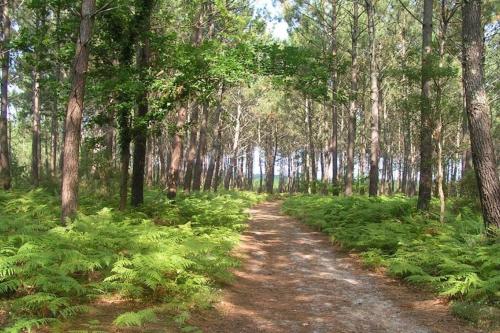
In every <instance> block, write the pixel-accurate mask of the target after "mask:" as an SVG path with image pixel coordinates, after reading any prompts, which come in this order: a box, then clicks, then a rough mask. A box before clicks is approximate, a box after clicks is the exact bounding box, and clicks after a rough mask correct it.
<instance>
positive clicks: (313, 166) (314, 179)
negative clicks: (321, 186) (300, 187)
mask: <svg viewBox="0 0 500 333" xmlns="http://www.w3.org/2000/svg"><path fill="white" fill-rule="evenodd" d="M305 108H306V123H307V137H308V142H309V147H308V148H309V156H310V160H311V163H310V167H311V169H310V174H311V183H310V189H311V193H313V194H315V193H316V184H317V182H318V179H317V178H318V177H317V169H316V152H315V150H316V148H315V147H314V135H313V128H312V126H313V124H312V123H313V115H312V102H311V100H310V99H309V98H307V97H306V105H305Z"/></svg>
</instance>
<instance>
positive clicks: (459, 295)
mask: <svg viewBox="0 0 500 333" xmlns="http://www.w3.org/2000/svg"><path fill="white" fill-rule="evenodd" d="M415 206H416V203H415V201H414V200H413V199H407V198H404V197H390V198H389V197H380V198H367V197H353V198H345V197H344V198H342V197H338V198H332V197H320V196H306V195H303V196H294V197H291V198H289V199H288V200H286V202H285V204H284V212H285V213H287V214H289V215H292V216H294V217H297V218H299V219H300V220H302V221H304V222H305V223H307V224H309V225H311V226H314V227H315V228H318V229H320V230H322V231H323V232H325V233H327V234H328V235H330V237H331V239H332V241H333V242H335V243H337V244H339V245H340V246H342V247H343V248H345V249H347V250H355V251H358V252H359V253H360V254H361V257H362V260H363V262H364V264H365V265H366V266H368V267H371V268H375V267H383V268H384V269H385V270H386V271H387V273H388V274H390V275H392V276H395V277H399V278H402V279H404V280H406V281H407V282H409V283H412V284H419V285H425V286H427V287H429V288H432V289H433V290H434V291H436V292H437V293H439V294H440V295H441V296H443V297H447V298H449V299H450V300H452V301H453V303H452V311H453V312H454V313H455V314H457V315H459V316H461V317H463V318H466V319H468V320H470V321H472V322H475V323H476V324H478V325H479V326H482V327H487V328H488V327H489V328H494V327H498V326H499V324H500V323H499V321H500V308H499V307H500V255H499V253H500V242H499V239H498V238H497V239H488V238H486V237H485V236H484V232H483V223H482V219H481V217H480V215H479V214H477V213H475V212H474V211H473V210H472V209H471V208H469V207H468V206H461V205H453V204H452V205H451V206H453V207H454V208H453V210H450V211H449V212H447V218H446V221H447V222H446V223H445V224H441V223H439V221H438V217H433V215H432V214H430V215H428V216H425V215H422V214H420V213H417V212H416V210H415V208H414V207H415Z"/></svg>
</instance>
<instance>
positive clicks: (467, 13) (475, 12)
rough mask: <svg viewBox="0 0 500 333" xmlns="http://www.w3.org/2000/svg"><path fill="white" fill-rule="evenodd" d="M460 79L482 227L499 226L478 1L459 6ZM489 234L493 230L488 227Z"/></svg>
mask: <svg viewBox="0 0 500 333" xmlns="http://www.w3.org/2000/svg"><path fill="white" fill-rule="evenodd" d="M462 41H463V59H464V63H465V71H464V83H465V96H466V100H467V102H466V104H467V118H468V121H469V130H470V140H471V148H472V161H473V162H474V170H475V172H476V178H477V183H478V188H479V196H480V199H481V206H482V210H483V219H484V224H485V227H486V228H487V229H488V230H489V229H490V228H491V229H494V228H496V229H498V228H500V200H499V198H500V182H499V180H498V174H497V166H496V158H495V150H494V146H493V139H492V137H491V132H490V129H491V122H490V117H489V114H490V110H489V105H488V100H487V96H486V91H485V83H484V39H483V26H482V24H481V1H480V0H469V1H465V3H464V6H463V8H462ZM491 234H492V235H494V234H495V232H494V231H493V230H492V231H491Z"/></svg>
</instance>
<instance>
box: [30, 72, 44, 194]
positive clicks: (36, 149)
mask: <svg viewBox="0 0 500 333" xmlns="http://www.w3.org/2000/svg"><path fill="white" fill-rule="evenodd" d="M36 66H38V65H37V64H35V67H36ZM32 80H33V83H32V96H31V113H32V117H33V127H32V140H31V183H32V185H33V186H34V187H38V186H39V185H40V164H41V163H40V159H41V155H42V152H41V150H42V147H41V141H40V130H41V129H40V121H41V114H40V72H39V71H38V69H37V68H34V69H33V72H32Z"/></svg>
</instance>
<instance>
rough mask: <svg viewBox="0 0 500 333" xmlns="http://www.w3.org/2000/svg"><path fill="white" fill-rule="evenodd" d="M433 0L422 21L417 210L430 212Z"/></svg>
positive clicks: (428, 2)
mask: <svg viewBox="0 0 500 333" xmlns="http://www.w3.org/2000/svg"><path fill="white" fill-rule="evenodd" d="M433 3H434V1H433V0H424V11H423V19H422V74H421V75H422V93H421V97H420V184H419V188H418V202H417V208H418V209H419V210H422V211H427V210H429V208H430V207H429V206H430V202H431V194H432V132H433V121H432V104H431V84H432V59H431V55H432V13H433Z"/></svg>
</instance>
